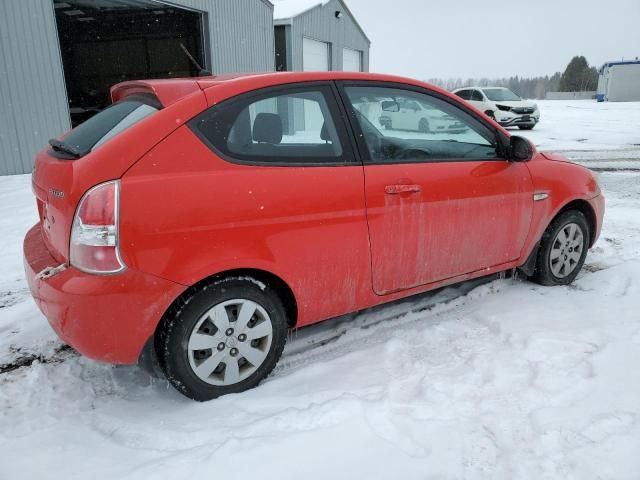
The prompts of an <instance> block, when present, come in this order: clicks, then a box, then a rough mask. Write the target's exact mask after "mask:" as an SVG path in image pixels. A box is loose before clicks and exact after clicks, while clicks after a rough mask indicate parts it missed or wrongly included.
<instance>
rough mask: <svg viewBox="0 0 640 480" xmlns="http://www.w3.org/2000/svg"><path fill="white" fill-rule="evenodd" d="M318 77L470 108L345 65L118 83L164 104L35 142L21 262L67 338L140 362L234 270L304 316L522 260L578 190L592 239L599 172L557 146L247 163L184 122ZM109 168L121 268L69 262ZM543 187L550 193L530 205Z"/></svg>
mask: <svg viewBox="0 0 640 480" xmlns="http://www.w3.org/2000/svg"><path fill="white" fill-rule="evenodd" d="M323 80H326V81H334V80H363V81H368V80H375V81H376V82H393V83H395V84H399V83H400V84H406V85H412V86H415V87H420V88H424V89H429V90H431V91H434V92H436V93H437V94H439V95H441V96H444V97H447V98H449V99H450V100H451V102H452V103H455V104H457V105H460V104H461V103H462V101H461V100H460V99H459V98H458V97H456V96H454V95H451V94H450V93H448V92H446V91H444V90H441V89H438V88H436V87H433V86H430V85H427V84H424V83H422V82H418V81H415V80H410V79H405V78H400V77H394V76H388V75H372V74H357V73H355V74H354V73H347V72H326V73H279V74H255V75H253V74H252V75H229V76H220V77H211V78H200V79H176V80H149V81H136V82H127V83H124V84H120V85H116V86H114V87H113V89H112V97H113V99H114V101H117V100H120V99H122V98H125V97H126V96H128V95H131V94H136V93H149V94H152V95H154V96H155V97H156V98H158V100H159V101H160V102H161V103H162V104H163V105H164V108H163V109H162V110H160V111H159V112H157V113H155V114H154V115H152V116H151V117H149V118H148V119H146V120H145V121H143V122H140V123H138V124H135V125H134V126H132V127H131V128H129V129H128V130H125V131H124V132H123V133H121V134H120V135H118V136H116V137H114V138H113V139H111V140H110V141H109V142H108V143H106V144H105V145H104V146H102V147H100V148H98V149H96V150H95V151H94V152H92V153H90V154H88V155H87V156H85V157H83V158H82V159H80V160H75V161H64V160H60V159H57V158H53V157H52V156H51V155H50V154H49V153H48V151H47V150H43V151H42V152H40V154H39V155H38V158H37V162H36V169H35V171H34V174H33V188H34V192H35V193H36V197H37V199H38V208H39V213H40V217H41V223H40V224H38V225H37V226H36V227H34V228H33V229H32V230H31V231H30V232H29V233H28V234H27V237H26V238H25V245H24V252H25V270H26V274H27V278H28V281H29V286H30V288H31V291H32V294H33V296H34V298H35V299H36V301H37V303H38V305H39V306H40V308H41V309H42V311H43V312H44V314H45V315H46V316H47V318H48V319H49V321H50V323H51V324H52V326H53V328H54V329H55V330H56V332H57V333H58V334H59V335H60V337H61V338H62V339H63V340H65V341H66V342H68V343H69V344H71V345H72V346H74V347H75V348H76V349H77V350H79V351H80V352H81V353H82V354H84V355H86V356H89V357H91V358H94V359H98V360H103V361H107V362H111V363H134V362H135V361H136V360H137V358H138V356H139V354H140V352H141V350H142V348H143V346H144V344H145V342H146V341H147V340H148V339H149V338H150V337H151V336H152V335H153V334H154V331H155V329H156V326H157V324H158V322H159V321H160V319H161V317H162V315H163V314H164V313H165V312H166V310H167V309H168V308H169V307H170V305H171V304H172V303H173V302H174V301H175V300H176V299H177V298H178V297H179V296H180V295H181V294H182V293H183V292H184V291H185V290H186V289H187V288H188V287H189V286H191V285H194V284H195V283H197V282H199V281H201V280H203V279H206V278H208V277H210V276H212V275H215V274H219V273H221V272H227V271H231V270H234V271H237V270H245V271H246V270H260V271H263V272H268V273H269V274H271V275H274V276H277V277H278V278H280V279H281V280H282V281H283V282H284V283H285V284H286V285H287V286H288V287H289V288H290V290H291V291H292V293H293V296H294V297H295V301H296V304H297V318H296V326H304V325H308V324H311V323H315V322H318V321H321V320H324V319H327V318H330V317H334V316H337V315H342V314H345V313H349V312H353V311H356V310H360V309H363V308H367V307H370V306H373V305H377V304H380V303H384V302H388V301H391V300H394V299H398V298H402V297H405V296H409V295H412V294H415V293H419V292H423V291H426V290H429V289H433V288H437V287H440V286H443V285H447V284H452V283H456V282H459V281H462V280H466V279H470V278H476V277H480V276H483V275H487V274H490V273H493V272H498V271H503V270H507V269H511V268H515V267H518V266H521V265H523V264H524V263H525V262H526V260H527V258H528V257H529V255H530V254H531V252H532V251H533V249H534V248H535V246H536V245H537V243H538V242H539V240H540V238H541V236H542V233H543V232H544V229H545V228H546V227H547V226H548V224H549V222H550V221H551V220H552V219H553V217H554V215H556V214H557V213H558V212H559V211H560V210H561V209H562V208H563V207H565V206H566V205H567V204H568V203H569V202H572V201H581V202H586V204H588V205H589V206H590V208H591V209H592V211H593V220H594V221H595V226H596V228H595V232H594V235H593V239H592V240H593V241H595V239H596V238H597V235H598V234H599V231H600V227H601V223H602V216H603V210H604V201H603V197H602V196H601V195H600V191H599V189H598V186H597V183H596V182H595V180H594V178H593V175H591V173H590V172H588V170H586V169H583V168H581V167H578V166H576V165H573V164H569V163H567V162H564V161H561V160H562V159H561V158H559V157H553V156H550V155H547V154H540V153H538V152H534V153H533V158H532V160H530V161H529V162H526V163H519V162H508V161H506V160H501V161H496V160H487V161H467V162H442V163H437V162H436V163H428V164H419V163H412V164H409V163H407V164H395V165H368V164H364V165H363V164H362V163H353V164H351V165H344V166H326V167H325V166H312V167H308V166H286V167H281V166H265V165H249V164H238V163H232V162H229V161H227V160H224V159H222V158H220V157H219V156H218V155H217V154H216V153H214V152H213V151H212V150H211V149H210V148H208V147H207V146H206V145H205V144H204V143H203V142H202V141H201V140H200V139H199V138H198V137H197V136H196V134H195V133H194V132H193V131H192V130H191V129H190V128H189V127H188V126H187V125H186V122H187V121H189V120H190V119H192V118H193V117H195V116H196V115H197V114H199V113H200V112H202V111H203V110H205V109H206V108H208V107H209V106H212V105H215V104H217V103H219V102H221V101H223V100H225V99H228V98H231V97H234V96H236V95H240V94H242V93H245V92H249V91H252V90H256V89H260V88H265V87H269V86H275V85H282V84H287V83H299V82H309V81H323ZM465 108H467V109H468V110H473V108H472V107H469V106H468V105H466V106H465ZM476 112H477V111H476ZM477 113H478V114H479V115H482V113H480V112H477ZM485 121H486V123H487V124H490V125H491V126H492V128H494V129H495V130H496V131H499V132H501V133H502V134H503V135H505V136H506V137H508V136H509V134H508V133H507V132H506V131H505V130H504V129H502V127H500V126H499V125H497V124H496V123H495V122H493V121H492V120H490V119H485ZM113 179H120V182H121V194H120V253H121V256H122V259H123V261H124V263H125V264H126V266H127V268H126V270H125V271H124V272H122V273H118V274H115V275H104V276H102V275H91V274H87V273H82V272H80V271H79V270H77V269H75V268H74V267H72V266H68V263H69V239H70V229H71V222H72V219H73V215H74V212H75V209H76V207H77V205H78V202H79V200H80V198H81V197H82V195H83V194H84V193H85V192H86V191H87V190H88V189H89V188H91V187H93V186H94V185H97V184H99V183H102V182H105V181H108V180H113ZM389 189H391V190H393V193H394V194H391V195H389V194H386V193H388V192H389ZM60 192H63V193H64V194H63V196H60ZM539 192H544V193H547V194H548V198H547V199H546V200H545V201H538V202H535V201H533V194H534V193H539ZM45 206H46V207H45ZM59 264H66V265H67V268H66V269H65V270H64V271H63V272H61V273H59V274H57V275H55V276H53V277H51V278H41V276H38V275H37V274H38V272H40V271H42V270H43V269H44V268H45V267H53V266H56V265H59Z"/></svg>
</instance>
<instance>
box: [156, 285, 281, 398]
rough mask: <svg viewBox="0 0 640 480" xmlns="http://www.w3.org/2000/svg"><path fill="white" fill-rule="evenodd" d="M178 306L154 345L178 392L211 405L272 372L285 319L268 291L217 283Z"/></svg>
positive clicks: (274, 296)
mask: <svg viewBox="0 0 640 480" xmlns="http://www.w3.org/2000/svg"><path fill="white" fill-rule="evenodd" d="M263 287H264V288H263ZM180 304H181V305H182V306H180V307H176V308H174V309H173V310H172V311H171V312H170V313H169V314H168V315H167V316H166V318H165V319H164V320H163V323H162V325H161V328H160V331H159V334H158V338H157V341H156V351H157V354H158V360H159V362H160V366H161V367H162V370H163V371H164V374H165V376H166V378H167V380H168V381H169V382H170V383H171V384H172V385H173V386H174V387H175V388H176V389H177V390H178V391H179V392H181V393H182V394H184V395H186V396H187V397H189V398H192V399H194V400H198V401H206V400H211V399H213V398H216V397H219V396H221V395H226V394H228V393H238V392H242V391H245V390H248V389H250V388H253V387H255V386H257V385H258V384H259V383H260V382H261V381H262V380H263V379H264V378H265V377H266V376H267V375H268V374H269V373H270V372H271V370H273V367H274V366H275V365H276V363H277V361H278V359H279V358H280V355H281V354H282V350H283V349H284V344H285V340H286V337H287V319H286V314H285V310H284V307H283V306H282V302H281V301H280V299H279V298H278V297H277V296H276V294H275V293H274V292H273V291H272V290H271V289H269V287H267V286H262V285H260V284H258V283H257V282H254V281H251V280H247V279H240V278H229V279H219V280H215V281H212V282H211V283H209V284H207V285H205V286H202V287H201V288H199V289H198V290H196V291H195V292H194V293H192V294H190V295H188V296H187V297H186V298H185V299H184V301H182V302H180Z"/></svg>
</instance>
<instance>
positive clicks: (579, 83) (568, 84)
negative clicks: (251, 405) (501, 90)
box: [427, 56, 598, 99]
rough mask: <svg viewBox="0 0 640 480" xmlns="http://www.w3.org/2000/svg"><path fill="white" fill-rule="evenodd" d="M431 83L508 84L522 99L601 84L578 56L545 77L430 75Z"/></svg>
mask: <svg viewBox="0 0 640 480" xmlns="http://www.w3.org/2000/svg"><path fill="white" fill-rule="evenodd" d="M427 81H428V82H429V83H432V84H434V85H438V86H439V87H442V88H444V89H446V90H449V91H451V90H455V89H456V88H462V87H472V86H477V87H488V86H492V87H506V88H508V89H509V90H511V91H513V92H515V93H516V94H517V95H519V96H521V97H522V98H536V99H543V98H545V97H546V95H547V92H582V91H595V90H596V89H597V87H598V70H597V69H596V68H595V67H591V66H589V63H588V62H587V59H586V58H585V57H583V56H576V57H573V58H572V59H571V61H570V62H569V64H568V65H567V68H566V69H565V71H564V72H563V73H560V72H556V73H554V74H553V75H551V76H549V75H545V76H544V77H530V78H527V77H520V76H518V75H516V76H514V77H508V78H507V77H505V78H467V79H462V78H450V79H441V78H430V79H428V80H427Z"/></svg>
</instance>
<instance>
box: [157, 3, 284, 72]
mask: <svg viewBox="0 0 640 480" xmlns="http://www.w3.org/2000/svg"><path fill="white" fill-rule="evenodd" d="M167 3H170V4H173V5H178V6H180V5H181V6H185V7H188V8H192V9H195V10H200V11H202V12H206V13H207V17H208V18H207V20H208V26H209V32H208V35H209V43H210V49H211V50H210V55H211V68H212V70H213V73H214V74H215V73H229V72H267V71H268V72H271V71H273V70H275V52H274V43H273V6H272V5H271V4H270V3H268V2H263V1H262V0H171V1H169V2H167Z"/></svg>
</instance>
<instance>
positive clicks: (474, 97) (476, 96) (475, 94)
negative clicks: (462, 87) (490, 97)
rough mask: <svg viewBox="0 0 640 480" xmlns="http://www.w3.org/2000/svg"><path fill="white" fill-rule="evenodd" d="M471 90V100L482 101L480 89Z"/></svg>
mask: <svg viewBox="0 0 640 480" xmlns="http://www.w3.org/2000/svg"><path fill="white" fill-rule="evenodd" d="M471 92H472V93H471V100H473V101H476V102H481V101H482V94H481V93H480V92H479V91H478V90H472V91H471Z"/></svg>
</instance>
